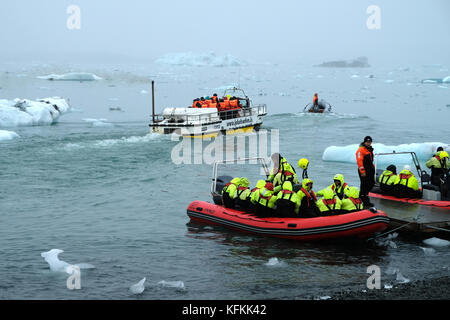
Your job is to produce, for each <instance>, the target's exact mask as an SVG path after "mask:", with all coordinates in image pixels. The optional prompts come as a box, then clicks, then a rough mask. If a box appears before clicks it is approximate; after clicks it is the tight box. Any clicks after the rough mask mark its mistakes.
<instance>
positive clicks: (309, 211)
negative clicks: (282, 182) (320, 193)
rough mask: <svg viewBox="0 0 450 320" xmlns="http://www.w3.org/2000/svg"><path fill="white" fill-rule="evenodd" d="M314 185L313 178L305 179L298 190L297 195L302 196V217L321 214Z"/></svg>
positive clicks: (300, 212) (300, 215) (300, 214)
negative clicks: (313, 188)
mask: <svg viewBox="0 0 450 320" xmlns="http://www.w3.org/2000/svg"><path fill="white" fill-rule="evenodd" d="M312 187H313V181H312V180H311V179H303V181H302V187H301V189H300V190H299V191H298V192H297V195H298V197H299V198H300V209H299V217H300V218H312V217H317V216H319V215H320V210H319V208H317V205H316V202H317V197H316V194H315V193H314V191H313V190H312Z"/></svg>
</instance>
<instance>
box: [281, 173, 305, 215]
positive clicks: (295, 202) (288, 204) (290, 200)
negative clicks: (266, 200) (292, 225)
mask: <svg viewBox="0 0 450 320" xmlns="http://www.w3.org/2000/svg"><path fill="white" fill-rule="evenodd" d="M282 187H283V188H282V190H281V191H280V192H278V194H277V202H276V212H277V214H276V216H277V217H283V218H289V217H291V218H295V217H298V210H299V209H300V198H299V197H298V195H297V194H296V193H295V192H293V191H292V183H291V182H290V181H285V182H284V183H283V186H282Z"/></svg>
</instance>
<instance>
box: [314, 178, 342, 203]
mask: <svg viewBox="0 0 450 320" xmlns="http://www.w3.org/2000/svg"><path fill="white" fill-rule="evenodd" d="M345 187H347V183H345V182H344V176H343V175H342V174H340V173H338V174H336V175H335V176H334V177H333V184H332V185H330V186H329V187H327V188H325V189H323V190H320V191H317V195H318V196H320V197H323V196H324V195H325V192H326V191H327V190H328V189H331V190H332V191H333V192H334V194H335V195H337V196H338V198H339V200H342V199H343V198H344V189H345Z"/></svg>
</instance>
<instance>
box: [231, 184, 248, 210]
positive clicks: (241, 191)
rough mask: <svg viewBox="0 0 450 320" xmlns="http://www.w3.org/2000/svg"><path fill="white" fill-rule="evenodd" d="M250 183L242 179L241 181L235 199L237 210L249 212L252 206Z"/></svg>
mask: <svg viewBox="0 0 450 320" xmlns="http://www.w3.org/2000/svg"><path fill="white" fill-rule="evenodd" d="M249 185H250V181H249V180H248V179H247V178H245V177H242V178H241V180H240V181H239V186H238V187H237V190H236V198H235V199H234V206H235V208H236V209H240V210H243V211H247V210H248V208H249V206H250V194H251V190H250V189H249V187H248V186H249Z"/></svg>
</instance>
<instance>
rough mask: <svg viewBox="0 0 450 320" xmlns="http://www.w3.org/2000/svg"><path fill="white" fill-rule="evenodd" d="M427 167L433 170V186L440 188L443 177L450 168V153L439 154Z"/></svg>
mask: <svg viewBox="0 0 450 320" xmlns="http://www.w3.org/2000/svg"><path fill="white" fill-rule="evenodd" d="M426 166H427V167H428V168H430V169H431V184H433V185H435V186H437V187H440V186H441V178H442V176H443V175H444V174H445V172H447V171H448V169H449V168H450V162H449V156H448V153H447V152H446V151H443V150H442V151H439V152H437V153H436V154H435V155H434V156H433V157H432V158H431V159H430V160H428V161H427V163H426Z"/></svg>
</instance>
